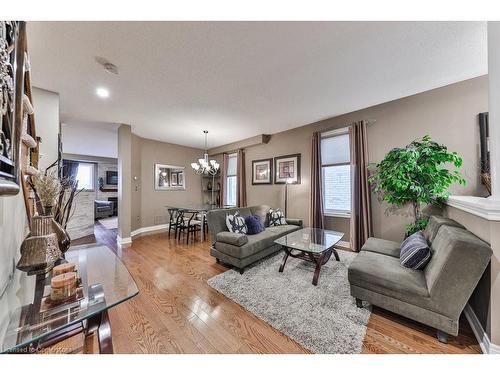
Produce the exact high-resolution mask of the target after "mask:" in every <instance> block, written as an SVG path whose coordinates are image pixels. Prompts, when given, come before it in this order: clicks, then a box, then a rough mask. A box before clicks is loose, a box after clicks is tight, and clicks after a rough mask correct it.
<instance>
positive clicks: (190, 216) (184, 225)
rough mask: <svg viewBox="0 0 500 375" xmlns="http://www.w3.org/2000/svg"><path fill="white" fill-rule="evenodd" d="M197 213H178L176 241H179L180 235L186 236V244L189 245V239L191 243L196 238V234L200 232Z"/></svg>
mask: <svg viewBox="0 0 500 375" xmlns="http://www.w3.org/2000/svg"><path fill="white" fill-rule="evenodd" d="M197 215H198V212H196V211H183V210H182V211H179V214H178V216H177V229H178V231H177V233H178V240H179V241H180V240H181V235H182V234H185V235H186V244H189V237H190V236H191V237H192V239H193V241H195V238H196V232H198V231H200V230H201V221H200V220H198V219H197Z"/></svg>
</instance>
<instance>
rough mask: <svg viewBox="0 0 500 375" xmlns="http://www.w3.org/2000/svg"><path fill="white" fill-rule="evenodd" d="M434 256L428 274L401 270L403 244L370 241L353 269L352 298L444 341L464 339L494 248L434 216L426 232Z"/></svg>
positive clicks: (427, 267)
mask: <svg viewBox="0 0 500 375" xmlns="http://www.w3.org/2000/svg"><path fill="white" fill-rule="evenodd" d="M424 235H425V237H426V239H427V241H428V242H429V244H430V248H431V251H432V258H431V260H430V262H429V264H427V266H426V268H425V269H424V270H423V271H419V270H413V269H409V268H405V267H403V266H401V263H400V260H399V252H400V247H399V245H400V244H399V243H396V242H393V241H386V240H382V239H378V238H369V239H368V240H367V241H366V243H365V244H364V245H363V247H362V249H361V252H360V253H359V254H358V255H357V256H356V258H355V259H354V261H353V262H352V263H351V265H350V266H349V272H348V275H349V276H348V277H349V283H350V285H351V295H352V296H353V297H355V298H356V304H357V305H358V307H362V301H363V300H364V301H367V302H369V303H371V304H373V305H375V306H380V307H382V308H384V309H387V310H390V311H393V312H395V313H397V314H400V315H403V316H405V317H408V318H410V319H413V320H416V321H418V322H421V323H424V324H427V325H429V326H431V327H434V328H437V330H438V339H439V340H440V341H441V342H447V334H451V335H454V336H456V335H458V321H459V318H460V314H461V313H462V311H463V309H464V307H465V305H466V303H467V301H468V300H469V298H470V296H471V294H472V292H473V291H474V289H475V287H476V285H477V283H478V282H479V279H480V278H481V276H482V274H483V272H484V270H485V269H486V267H487V265H488V263H489V261H490V258H491V255H492V250H491V248H490V246H489V245H488V244H487V243H485V242H483V241H482V240H480V239H479V238H477V237H476V236H474V235H473V234H472V233H471V232H469V231H467V230H466V229H465V228H464V227H463V226H462V225H460V224H458V223H457V222H455V221H453V220H451V219H447V218H443V217H439V216H432V217H431V218H430V220H429V224H428V226H427V228H426V229H425V231H424Z"/></svg>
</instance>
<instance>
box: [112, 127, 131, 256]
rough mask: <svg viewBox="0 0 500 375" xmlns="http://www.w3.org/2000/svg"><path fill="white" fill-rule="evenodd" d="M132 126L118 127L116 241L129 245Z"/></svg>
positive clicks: (121, 244) (119, 243)
mask: <svg viewBox="0 0 500 375" xmlns="http://www.w3.org/2000/svg"><path fill="white" fill-rule="evenodd" d="M131 202H132V128H131V126H130V125H125V124H122V125H120V127H119V128H118V235H117V237H116V242H117V243H118V245H120V246H122V247H126V246H130V244H131V243H132V238H131V234H130V232H131V210H132V207H131V206H132V205H131Z"/></svg>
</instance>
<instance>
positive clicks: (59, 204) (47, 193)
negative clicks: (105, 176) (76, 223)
mask: <svg viewBox="0 0 500 375" xmlns="http://www.w3.org/2000/svg"><path fill="white" fill-rule="evenodd" d="M56 165H57V161H55V162H54V163H52V164H51V165H50V166H49V167H47V169H46V170H45V172H43V173H40V175H38V176H33V177H32V181H31V183H30V184H31V187H32V188H33V190H34V192H35V202H36V207H37V211H38V212H39V213H41V212H44V206H47V205H46V204H45V203H46V202H47V201H49V200H52V204H51V205H52V206H54V207H53V209H52V214H53V215H54V220H55V221H56V222H57V223H59V225H61V227H63V228H64V229H66V227H67V225H68V222H69V220H70V219H71V217H72V216H73V214H74V212H75V206H74V205H73V203H74V199H75V197H76V196H77V195H78V194H79V193H80V192H81V191H82V190H83V189H80V190H78V189H77V187H78V181H75V180H71V179H69V178H67V177H61V178H57V177H55V172H53V171H51V169H52V168H54V167H55V166H56ZM54 179H55V180H56V181H57V182H54V181H53V180H54ZM49 180H52V181H51V182H50V183H49ZM42 181H43V183H42ZM37 182H38V184H37ZM52 184H53V185H57V186H58V189H57V193H56V194H55V195H53V194H54V193H55V191H56V189H55V188H54V186H52ZM48 185H50V186H51V188H49V186H48ZM42 196H43V198H42ZM49 206H50V205H49Z"/></svg>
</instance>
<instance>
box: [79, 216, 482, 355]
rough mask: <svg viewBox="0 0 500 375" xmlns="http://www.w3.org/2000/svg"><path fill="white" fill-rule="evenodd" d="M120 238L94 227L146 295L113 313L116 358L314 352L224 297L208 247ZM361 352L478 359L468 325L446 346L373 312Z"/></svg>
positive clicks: (409, 324)
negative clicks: (123, 243) (120, 242)
mask: <svg viewBox="0 0 500 375" xmlns="http://www.w3.org/2000/svg"><path fill="white" fill-rule="evenodd" d="M115 238H116V231H115V232H113V231H108V230H107V229H105V228H104V227H103V226H102V225H100V224H98V225H96V232H95V236H89V237H88V238H85V239H82V240H79V241H75V242H74V244H79V243H88V242H101V243H104V244H106V245H108V246H109V247H111V248H112V249H113V250H114V251H115V252H117V253H118V254H119V255H120V256H121V258H122V260H123V262H124V263H125V265H126V266H127V268H128V269H129V271H130V273H131V274H132V276H133V277H134V279H135V281H136V283H137V285H138V287H139V290H140V293H139V295H138V296H137V297H135V298H133V299H132V300H130V301H127V302H125V303H123V304H121V305H119V306H117V307H115V308H113V309H111V310H110V319H111V325H112V330H113V345H114V349H115V352H116V353H308V351H307V350H305V349H304V348H302V347H301V346H300V345H299V344H297V343H296V342H294V341H293V340H291V339H289V338H288V337H286V336H285V335H283V334H281V333H280V332H279V331H277V330H275V329H274V328H272V327H271V326H270V325H268V324H267V323H265V322H264V321H262V320H260V319H258V318H256V317H255V316H254V315H252V314H251V313H249V312H248V311H246V310H245V309H244V308H242V307H240V306H239V305H238V304H236V303H234V302H232V301H231V300H229V299H228V298H226V297H225V296H223V295H222V294H219V293H218V292H216V291H215V290H213V289H212V288H210V287H209V286H208V285H207V280H208V279H209V278H211V277H212V276H215V275H217V274H219V273H221V272H224V271H226V270H227V268H225V267H224V266H222V265H219V264H217V263H216V262H215V259H214V258H212V257H211V256H210V255H209V251H208V247H209V243H210V242H209V241H208V240H207V241H205V243H203V244H202V243H200V242H198V243H196V244H189V245H186V244H185V243H178V242H177V241H175V239H169V238H168V236H167V235H166V234H155V235H149V236H143V237H139V238H135V239H134V241H133V245H132V247H129V248H125V249H118V248H117V246H116V242H115ZM363 353H462V354H464V353H480V348H479V345H478V343H477V341H476V339H475V338H474V335H473V333H472V331H471V329H470V327H469V324H468V323H467V321H466V320H465V319H462V320H461V325H460V335H459V336H458V337H457V338H452V339H451V340H450V342H449V343H448V344H447V345H445V344H442V343H440V342H439V341H438V340H437V339H436V338H435V330H434V329H432V328H429V327H426V326H424V325H422V324H419V323H416V322H414V321H411V320H409V319H405V318H403V317H400V316H398V315H395V314H392V313H390V312H387V311H385V310H382V309H379V308H374V310H373V313H372V315H371V318H370V321H369V323H368V328H367V332H366V336H365V339H364V343H363Z"/></svg>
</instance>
